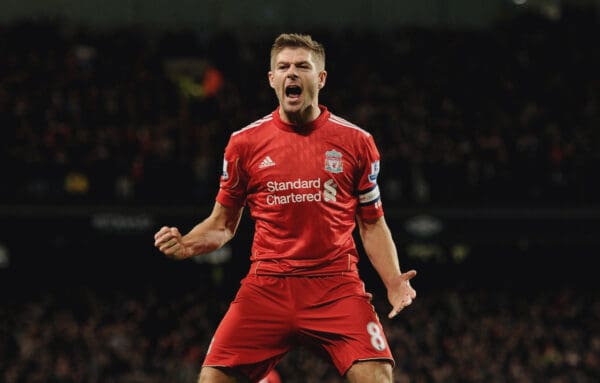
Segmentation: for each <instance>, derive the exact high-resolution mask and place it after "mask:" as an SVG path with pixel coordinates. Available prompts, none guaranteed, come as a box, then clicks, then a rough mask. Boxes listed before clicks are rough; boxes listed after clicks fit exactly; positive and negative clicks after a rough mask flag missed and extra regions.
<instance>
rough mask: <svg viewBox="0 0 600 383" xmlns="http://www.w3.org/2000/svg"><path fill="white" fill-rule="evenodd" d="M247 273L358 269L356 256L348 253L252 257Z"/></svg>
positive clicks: (302, 273) (322, 272)
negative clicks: (307, 257)
mask: <svg viewBox="0 0 600 383" xmlns="http://www.w3.org/2000/svg"><path fill="white" fill-rule="evenodd" d="M254 258H255V259H253V260H252V264H251V265H250V271H249V274H257V275H295V276H323V275H336V274H340V273H348V272H356V271H358V267H357V263H358V258H357V257H356V256H355V255H353V254H350V253H347V254H341V255H339V256H336V257H334V258H326V259H321V258H319V259H311V258H309V259H306V258H303V259H291V258H277V257H269V256H265V255H263V256H261V257H254Z"/></svg>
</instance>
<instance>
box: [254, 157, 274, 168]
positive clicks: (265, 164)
mask: <svg viewBox="0 0 600 383" xmlns="http://www.w3.org/2000/svg"><path fill="white" fill-rule="evenodd" d="M269 166H275V162H274V161H273V160H272V159H271V157H269V156H266V157H265V159H264V160H262V162H261V163H260V164H259V165H258V168H259V169H264V168H268V167H269Z"/></svg>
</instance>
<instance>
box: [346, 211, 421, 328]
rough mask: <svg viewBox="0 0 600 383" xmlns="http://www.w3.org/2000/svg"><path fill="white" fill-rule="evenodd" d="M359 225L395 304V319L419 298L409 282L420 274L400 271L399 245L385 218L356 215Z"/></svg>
mask: <svg viewBox="0 0 600 383" xmlns="http://www.w3.org/2000/svg"><path fill="white" fill-rule="evenodd" d="M357 222H358V228H359V233H360V237H361V240H362V243H363V247H364V249H365V252H366V253H367V256H368V257H369V260H370V261H371V264H372V265H373V267H374V268H375V270H376V271H377V273H378V274H379V277H380V278H381V280H382V281H383V284H384V285H385V287H386V289H387V296H388V300H389V302H390V304H391V305H392V311H390V313H389V314H388V318H393V317H395V316H396V315H397V314H398V313H399V312H400V311H401V310H402V309H403V308H404V307H406V306H408V305H410V304H411V303H412V301H413V299H415V297H416V296H417V293H416V292H415V290H414V289H413V288H412V286H411V285H410V279H412V278H413V277H414V276H415V275H417V272H416V271H415V270H410V271H407V272H405V273H402V272H401V271H400V262H399V260H398V252H397V250H396V244H395V243H394V240H393V238H392V233H391V232H390V229H389V227H388V225H387V223H386V221H385V218H384V217H383V216H381V217H379V218H376V219H374V220H365V219H362V218H360V217H359V216H357Z"/></svg>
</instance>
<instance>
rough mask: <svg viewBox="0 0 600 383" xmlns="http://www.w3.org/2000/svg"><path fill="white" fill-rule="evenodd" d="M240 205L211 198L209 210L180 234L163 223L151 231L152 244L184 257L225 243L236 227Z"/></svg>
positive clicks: (211, 249) (161, 249)
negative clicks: (206, 215)
mask: <svg viewBox="0 0 600 383" xmlns="http://www.w3.org/2000/svg"><path fill="white" fill-rule="evenodd" d="M242 211H243V207H227V206H224V205H222V204H220V203H219V202H215V205H214V207H213V210H212V212H211V214H210V215H209V216H208V218H206V219H205V220H204V221H202V222H200V223H199V224H197V225H196V226H194V228H193V229H192V230H190V232H189V233H187V234H186V235H184V236H182V235H181V233H180V232H179V229H177V228H176V227H168V226H163V227H162V228H161V229H160V230H159V231H158V232H157V233H156V234H155V235H154V246H155V247H157V248H158V249H159V250H160V251H161V252H162V253H164V254H165V255H166V256H168V257H171V258H174V259H186V258H189V257H193V256H195V255H200V254H206V253H210V252H211V251H214V250H217V249H219V248H221V247H222V246H223V245H225V244H226V243H227V242H228V241H229V240H230V239H231V238H233V236H234V235H235V232H236V230H237V227H238V225H239V223H240V219H241V217H242Z"/></svg>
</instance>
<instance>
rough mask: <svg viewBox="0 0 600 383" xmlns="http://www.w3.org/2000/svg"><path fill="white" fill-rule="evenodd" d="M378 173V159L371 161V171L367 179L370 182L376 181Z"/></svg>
mask: <svg viewBox="0 0 600 383" xmlns="http://www.w3.org/2000/svg"><path fill="white" fill-rule="evenodd" d="M378 175H379V161H373V162H371V173H369V181H371V182H372V183H376V182H377V176H378Z"/></svg>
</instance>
